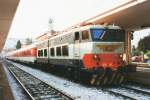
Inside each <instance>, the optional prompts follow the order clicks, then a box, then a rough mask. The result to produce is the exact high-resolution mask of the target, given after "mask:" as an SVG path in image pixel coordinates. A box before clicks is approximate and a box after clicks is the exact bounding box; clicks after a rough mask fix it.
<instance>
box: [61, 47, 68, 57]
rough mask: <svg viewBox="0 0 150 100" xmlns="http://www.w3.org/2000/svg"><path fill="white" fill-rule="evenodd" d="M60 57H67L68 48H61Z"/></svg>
mask: <svg viewBox="0 0 150 100" xmlns="http://www.w3.org/2000/svg"><path fill="white" fill-rule="evenodd" d="M62 55H63V56H68V55H69V53H68V46H67V45H65V46H62Z"/></svg>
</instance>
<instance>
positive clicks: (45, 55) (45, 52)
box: [44, 49, 47, 57]
mask: <svg viewBox="0 0 150 100" xmlns="http://www.w3.org/2000/svg"><path fill="white" fill-rule="evenodd" d="M44 57H47V49H44Z"/></svg>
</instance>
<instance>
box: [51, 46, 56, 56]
mask: <svg viewBox="0 0 150 100" xmlns="http://www.w3.org/2000/svg"><path fill="white" fill-rule="evenodd" d="M50 52H51V56H55V50H54V48H51V49H50Z"/></svg>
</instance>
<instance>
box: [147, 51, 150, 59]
mask: <svg viewBox="0 0 150 100" xmlns="http://www.w3.org/2000/svg"><path fill="white" fill-rule="evenodd" d="M146 55H147V56H148V58H149V59H150V51H147V53H146Z"/></svg>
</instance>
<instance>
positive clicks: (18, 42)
mask: <svg viewBox="0 0 150 100" xmlns="http://www.w3.org/2000/svg"><path fill="white" fill-rule="evenodd" d="M20 48H21V42H20V40H18V41H17V44H16V49H20Z"/></svg>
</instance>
